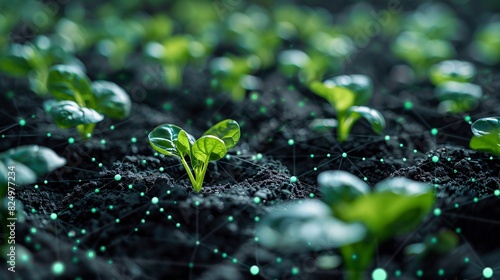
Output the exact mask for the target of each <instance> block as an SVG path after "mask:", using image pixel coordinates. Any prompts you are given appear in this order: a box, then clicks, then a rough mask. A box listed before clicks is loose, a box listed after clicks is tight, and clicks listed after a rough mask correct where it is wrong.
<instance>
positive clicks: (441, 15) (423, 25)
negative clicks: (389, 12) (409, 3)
mask: <svg viewBox="0 0 500 280" xmlns="http://www.w3.org/2000/svg"><path fill="white" fill-rule="evenodd" d="M461 24H462V23H461V22H460V20H459V19H458V18H457V17H456V15H455V13H454V12H453V10H451V9H450V8H449V7H447V6H446V5H444V4H442V3H428V4H423V5H421V6H419V7H418V8H417V9H416V10H415V11H414V12H413V13H411V14H409V15H408V16H407V17H406V19H405V23H404V26H403V28H405V29H406V30H408V31H412V32H417V33H421V34H425V36H426V37H427V38H429V39H440V40H450V39H459V37H458V36H460V32H459V27H460V25H461Z"/></svg>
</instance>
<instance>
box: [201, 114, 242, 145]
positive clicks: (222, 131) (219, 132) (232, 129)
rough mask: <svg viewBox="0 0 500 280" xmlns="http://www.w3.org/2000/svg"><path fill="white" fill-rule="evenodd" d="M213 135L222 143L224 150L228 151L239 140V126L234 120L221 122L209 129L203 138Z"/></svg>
mask: <svg viewBox="0 0 500 280" xmlns="http://www.w3.org/2000/svg"><path fill="white" fill-rule="evenodd" d="M205 135H213V136H216V137H217V138H219V139H221V140H222V141H224V144H225V145H226V149H227V150H230V149H232V148H233V147H234V146H236V144H238V141H239V140H240V126H239V125H238V123H237V122H236V121H235V120H230V119H228V120H223V121H221V122H219V123H217V124H215V125H214V126H212V127H211V128H209V129H208V130H207V131H205V133H203V136H205Z"/></svg>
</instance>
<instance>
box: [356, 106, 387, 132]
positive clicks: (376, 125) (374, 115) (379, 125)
mask: <svg viewBox="0 0 500 280" xmlns="http://www.w3.org/2000/svg"><path fill="white" fill-rule="evenodd" d="M361 117H362V118H364V119H365V120H367V121H368V123H369V124H370V126H371V127H372V129H373V131H374V132H375V133H377V134H380V133H382V130H384V128H385V119H384V116H382V114H381V113H380V112H379V111H377V110H375V109H371V108H368V107H366V106H353V107H351V108H349V110H348V112H347V118H348V119H349V118H352V119H353V120H354V122H355V121H356V120H358V119H359V118H361Z"/></svg>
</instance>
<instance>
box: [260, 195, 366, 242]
mask: <svg viewBox="0 0 500 280" xmlns="http://www.w3.org/2000/svg"><path fill="white" fill-rule="evenodd" d="M365 235H366V228H365V227H364V226H363V225H361V224H360V223H352V224H348V223H345V222H342V221H340V220H337V219H335V218H334V217H333V216H332V213H331V210H330V209H329V207H328V206H327V205H326V204H324V203H322V202H320V201H318V200H302V201H300V203H297V202H292V203H290V202H287V203H282V204H278V205H276V206H274V207H273V210H272V211H271V212H270V214H269V215H268V216H267V217H266V218H264V219H263V221H262V222H260V223H259V227H258V228H257V234H256V236H258V237H259V239H260V240H261V243H262V245H264V246H266V247H269V248H279V249H282V250H283V249H285V250H294V251H304V250H325V249H330V248H338V247H341V246H344V245H347V244H351V243H354V242H358V241H360V240H362V239H363V238H364V237H365Z"/></svg>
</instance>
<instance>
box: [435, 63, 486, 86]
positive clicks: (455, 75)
mask: <svg viewBox="0 0 500 280" xmlns="http://www.w3.org/2000/svg"><path fill="white" fill-rule="evenodd" d="M429 75H430V77H429V78H430V80H431V81H432V83H433V84H434V85H439V84H442V83H445V82H449V81H453V82H469V81H471V80H472V79H473V78H474V76H475V75H476V67H475V66H474V64H472V63H470V62H466V61H461V60H445V61H442V62H440V63H438V64H435V65H433V66H432V67H431V68H430V70H429Z"/></svg>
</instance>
